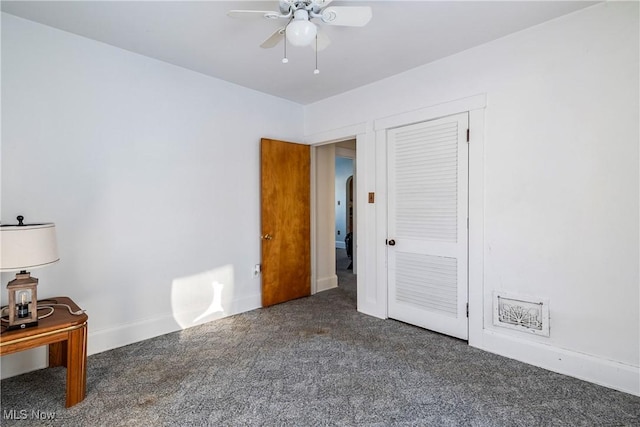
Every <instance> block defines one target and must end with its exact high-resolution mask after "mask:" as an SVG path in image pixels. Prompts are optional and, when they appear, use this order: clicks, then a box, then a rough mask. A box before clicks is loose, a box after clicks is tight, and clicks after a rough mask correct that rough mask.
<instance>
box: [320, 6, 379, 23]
mask: <svg viewBox="0 0 640 427" xmlns="http://www.w3.org/2000/svg"><path fill="white" fill-rule="evenodd" d="M372 17H373V12H372V11H371V8H370V7H369V6H331V7H327V8H326V9H323V10H322V21H323V22H324V23H325V24H328V25H344V26H347V27H363V26H365V25H367V24H368V23H369V21H371V18H372Z"/></svg>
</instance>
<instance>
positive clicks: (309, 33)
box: [285, 9, 318, 46]
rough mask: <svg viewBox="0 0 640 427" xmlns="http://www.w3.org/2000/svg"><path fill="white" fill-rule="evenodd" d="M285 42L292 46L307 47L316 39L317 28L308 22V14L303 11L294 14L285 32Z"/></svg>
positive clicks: (299, 10)
mask: <svg viewBox="0 0 640 427" xmlns="http://www.w3.org/2000/svg"><path fill="white" fill-rule="evenodd" d="M285 34H286V35H287V41H288V42H289V43H291V44H292V45H294V46H308V45H310V44H311V42H312V41H313V40H314V39H315V38H316V34H318V27H316V25H315V24H314V23H313V22H311V21H309V14H308V12H307V11H306V10H304V9H298V10H296V11H295V12H294V20H293V21H291V22H290V23H289V25H287V29H286V31H285Z"/></svg>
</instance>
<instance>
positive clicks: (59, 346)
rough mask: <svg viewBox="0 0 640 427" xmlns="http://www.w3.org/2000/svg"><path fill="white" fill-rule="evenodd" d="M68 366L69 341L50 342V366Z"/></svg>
mask: <svg viewBox="0 0 640 427" xmlns="http://www.w3.org/2000/svg"><path fill="white" fill-rule="evenodd" d="M56 366H64V367H65V368H66V367H67V341H60V342H54V343H53V344H49V367H50V368H54V367H56Z"/></svg>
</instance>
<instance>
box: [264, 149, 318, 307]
mask: <svg viewBox="0 0 640 427" xmlns="http://www.w3.org/2000/svg"><path fill="white" fill-rule="evenodd" d="M260 158H261V160H260V161H261V193H260V194H261V202H260V203H261V214H262V227H261V228H262V230H261V231H262V235H261V237H262V306H263V307H266V306H270V305H273V304H278V303H281V302H285V301H289V300H292V299H295V298H300V297H305V296H308V295H310V294H311V226H310V216H311V213H310V206H309V204H310V198H311V185H310V165H311V157H310V147H309V146H308V145H302V144H294V143H291V142H284V141H276V140H272V139H265V138H263V139H262V140H261V146H260Z"/></svg>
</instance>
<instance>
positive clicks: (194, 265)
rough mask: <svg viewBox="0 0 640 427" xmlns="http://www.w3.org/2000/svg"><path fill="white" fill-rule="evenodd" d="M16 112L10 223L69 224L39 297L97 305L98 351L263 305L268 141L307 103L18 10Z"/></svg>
mask: <svg viewBox="0 0 640 427" xmlns="http://www.w3.org/2000/svg"><path fill="white" fill-rule="evenodd" d="M2 107H3V108H2V124H3V126H2V221H3V222H4V223H13V222H15V217H16V216H17V215H18V214H23V215H24V216H25V217H26V219H27V221H53V222H55V223H56V225H57V230H58V239H59V242H58V243H59V251H60V256H61V261H60V262H59V263H58V264H56V265H54V266H52V267H48V268H43V269H40V270H36V271H34V275H35V276H36V277H39V278H40V286H39V289H38V296H39V297H52V296H56V295H67V296H70V297H72V299H74V300H75V301H76V302H77V303H78V304H79V305H80V306H81V307H82V308H84V309H86V310H87V312H88V315H89V352H90V353H93V352H97V351H102V350H105V349H109V348H113V347H117V346H119V345H123V344H127V343H130V342H133V341H138V340H141V339H145V338H149V337H152V336H155V335H159V334H163V333H166V332H170V331H173V330H177V329H180V328H184V327H188V326H191V325H194V324H198V323H202V322H204V321H208V320H212V319H215V318H217V317H221V316H225V315H229V314H232V313H237V312H240V311H244V310H249V309H253V308H256V307H259V306H260V280H259V278H253V277H252V269H253V265H254V264H257V263H259V262H260V245H259V234H260V230H259V221H260V215H259V174H258V171H259V151H258V149H259V143H260V138H261V137H273V138H278V139H285V140H294V141H295V140H300V139H301V136H302V134H303V129H302V125H300V126H297V125H296V123H302V120H303V109H302V107H301V106H299V105H298V104H294V103H292V102H288V101H285V100H282V99H279V98H275V97H272V96H268V95H264V94H261V93H258V92H255V91H252V90H249V89H245V88H242V87H239V86H236V85H233V84H229V83H226V82H223V81H220V80H217V79H213V78H210V77H207V76H204V75H201V74H198V73H194V72H192V71H188V70H185V69H182V68H179V67H175V66H172V65H169V64H166V63H163V62H159V61H156V60H153V59H149V58H146V57H142V56H139V55H136V54H133V53H130V52H127V51H124V50H120V49H117V48H114V47H111V46H108V45H105V44H102V43H98V42H95V41H92V40H88V39H85V38H81V37H78V36H75V35H72V34H69V33H65V32H62V31H58V30H55V29H52V28H49V27H46V26H43V25H40V24H36V23H33V22H30V21H26V20H22V19H20V18H16V17H14V16H11V15H7V14H2ZM11 277H12V276H11V275H10V274H3V275H2V283H5V284H6V283H7V281H8V280H10V278H11ZM3 287H4V285H3ZM5 294H6V292H2V296H3V298H5V299H6V295H5ZM41 356H42V354H41V352H40V353H39V354H35V353H33V354H31V355H25V354H24V353H21V354H18V355H12V356H7V357H3V358H2V373H3V376H8V375H12V374H15V373H18V372H21V371H26V370H29V369H32V368H33V367H36V366H42V365H43V363H44V359H43V357H41Z"/></svg>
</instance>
